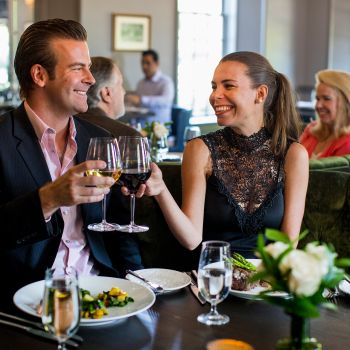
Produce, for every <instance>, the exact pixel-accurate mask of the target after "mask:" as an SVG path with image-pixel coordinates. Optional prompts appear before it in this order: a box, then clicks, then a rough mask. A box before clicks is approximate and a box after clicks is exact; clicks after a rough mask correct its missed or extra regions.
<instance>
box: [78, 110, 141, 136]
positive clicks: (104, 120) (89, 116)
mask: <svg viewBox="0 0 350 350" xmlns="http://www.w3.org/2000/svg"><path fill="white" fill-rule="evenodd" d="M77 117H79V118H81V119H84V120H87V121H89V122H90V123H92V124H95V125H98V126H100V127H101V128H104V129H106V130H108V131H109V132H110V133H111V134H112V135H113V136H114V137H116V138H118V137H119V136H141V134H140V133H139V132H138V131H137V130H136V129H134V128H132V127H131V126H129V125H126V124H124V123H122V122H120V121H118V120H114V119H111V118H109V117H107V116H106V113H105V112H104V111H103V110H102V109H100V108H91V109H89V110H88V111H87V112H85V113H81V114H78V115H77Z"/></svg>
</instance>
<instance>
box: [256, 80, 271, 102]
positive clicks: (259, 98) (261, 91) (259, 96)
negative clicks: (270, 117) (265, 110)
mask: <svg viewBox="0 0 350 350" xmlns="http://www.w3.org/2000/svg"><path fill="white" fill-rule="evenodd" d="M268 92H269V88H268V87H267V85H264V84H263V85H260V86H259V87H258V88H257V89H256V99H255V102H256V103H262V102H264V101H265V100H266V97H267V94H268Z"/></svg>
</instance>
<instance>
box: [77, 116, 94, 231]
mask: <svg viewBox="0 0 350 350" xmlns="http://www.w3.org/2000/svg"><path fill="white" fill-rule="evenodd" d="M74 123H75V128H76V131H77V135H76V138H75V140H76V142H77V145H78V150H77V155H76V164H79V163H82V162H85V160H86V154H87V150H88V147H89V143H90V137H91V135H90V134H89V132H88V131H87V130H86V129H85V128H84V126H83V125H82V124H81V123H80V122H79V120H78V119H77V118H74ZM92 206H93V205H87V204H82V205H81V213H82V216H83V220H84V224H85V225H86V224H88V223H90V219H89V211H90V210H91V207H92Z"/></svg>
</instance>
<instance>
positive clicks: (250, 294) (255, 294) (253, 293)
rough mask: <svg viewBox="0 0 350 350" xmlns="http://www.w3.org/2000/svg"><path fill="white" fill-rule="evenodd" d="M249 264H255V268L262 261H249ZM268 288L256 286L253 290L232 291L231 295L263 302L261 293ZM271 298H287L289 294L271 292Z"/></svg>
mask: <svg viewBox="0 0 350 350" xmlns="http://www.w3.org/2000/svg"><path fill="white" fill-rule="evenodd" d="M247 260H248V261H249V262H251V263H252V264H254V265H255V266H258V265H260V263H261V259H247ZM267 289H268V288H266V287H262V286H256V287H255V288H252V289H250V290H235V289H230V294H232V295H234V296H236V297H239V298H244V299H255V300H261V298H259V294H260V292H264V291H266V290H267ZM269 295H270V296H274V297H280V298H286V297H287V296H288V293H286V292H271V293H269Z"/></svg>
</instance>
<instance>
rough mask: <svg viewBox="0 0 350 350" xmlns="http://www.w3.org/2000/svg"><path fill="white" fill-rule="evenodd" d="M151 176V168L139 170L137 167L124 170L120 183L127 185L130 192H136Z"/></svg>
mask: <svg viewBox="0 0 350 350" xmlns="http://www.w3.org/2000/svg"><path fill="white" fill-rule="evenodd" d="M150 176H151V170H148V171H146V172H139V171H138V170H137V169H126V170H122V175H121V176H120V178H119V181H118V183H119V184H121V185H122V186H126V187H127V188H128V190H129V191H130V193H136V192H137V191H138V189H139V187H140V185H141V184H144V183H145V182H146V181H147V180H148V178H149V177H150Z"/></svg>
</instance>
